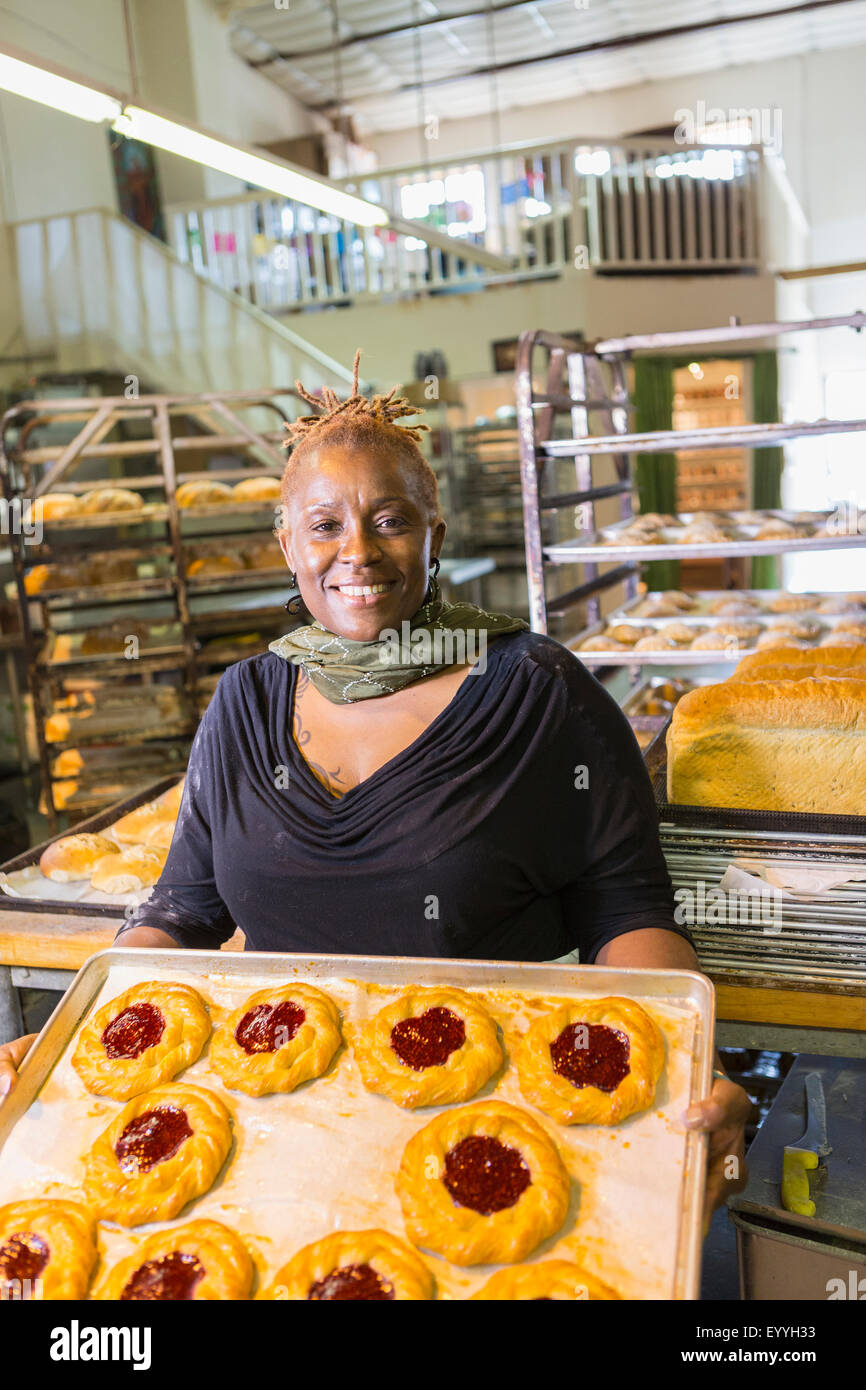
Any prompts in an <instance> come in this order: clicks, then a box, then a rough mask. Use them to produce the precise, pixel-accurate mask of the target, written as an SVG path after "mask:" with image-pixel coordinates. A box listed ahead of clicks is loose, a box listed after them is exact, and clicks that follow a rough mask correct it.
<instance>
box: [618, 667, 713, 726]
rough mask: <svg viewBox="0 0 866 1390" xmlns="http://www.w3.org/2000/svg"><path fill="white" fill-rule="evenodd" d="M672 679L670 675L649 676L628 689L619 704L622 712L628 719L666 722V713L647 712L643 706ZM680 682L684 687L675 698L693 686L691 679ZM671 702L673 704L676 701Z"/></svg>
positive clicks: (680, 696)
mask: <svg viewBox="0 0 866 1390" xmlns="http://www.w3.org/2000/svg"><path fill="white" fill-rule="evenodd" d="M673 680H674V677H672V676H650V678H649V679H648V680H645V681H644V682H643V683H642V684H641V685H639V686H637V687H636V688H635V689H634V690H631V691H629V694H628V697H627V698H626V699H625V700H623V702H622V705H621V706H620V708H621V709H622V712H623V714H627V715H628V717H629V720H634V719H638V718H640V719H661V721H662V723H663V724H666V723H667V721H668V717H669V716H668V715H667V714H647V712H646V709H645V708H644V706H645V704H646V701H647V700H648V698H649V697H650V696H652V695H655V694H657V693H658V691H659V690H660V689H662V688H663V687H664V686H666V685H670V684H671V682H672V681H673ZM680 684H681V685H684V686H685V689H684V690H682V691H681V692H680V693H679V694H678V696H677V699H681V698H682V696H683V695H687V694H688V692H689V691H690V690H694V688H695V687H694V685H693V684H692V682H691V681H681V682H680ZM673 703H674V704H675V703H676V701H674V702H673Z"/></svg>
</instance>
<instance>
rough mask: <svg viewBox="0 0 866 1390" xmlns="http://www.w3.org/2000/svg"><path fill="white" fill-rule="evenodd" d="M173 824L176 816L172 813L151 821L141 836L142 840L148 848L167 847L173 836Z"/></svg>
mask: <svg viewBox="0 0 866 1390" xmlns="http://www.w3.org/2000/svg"><path fill="white" fill-rule="evenodd" d="M175 824H176V818H175V817H174V816H173V815H169V816H162V817H160V819H158V820H154V821H151V823H150V825H149V826H147V828H146V829H145V831H144V834H143V835H142V837H141V838H142V841H143V842H144V844H145V845H146V847H147V848H148V849H168V847H169V845H170V844H171V841H172V837H173V836H174V827H175Z"/></svg>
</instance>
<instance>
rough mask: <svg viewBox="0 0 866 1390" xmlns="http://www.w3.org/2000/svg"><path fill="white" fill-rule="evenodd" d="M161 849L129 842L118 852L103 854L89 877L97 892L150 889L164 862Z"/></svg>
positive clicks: (130, 891)
mask: <svg viewBox="0 0 866 1390" xmlns="http://www.w3.org/2000/svg"><path fill="white" fill-rule="evenodd" d="M166 857H167V855H166V852H165V851H163V850H155V849H145V847H144V845H128V846H127V848H126V849H122V850H120V852H119V853H115V854H106V855H103V857H102V858H101V859H100V860H98V861H97V863H96V865H95V866H94V869H93V875H92V877H91V880H90V884H91V887H92V888H97V889H98V890H99V892H100V893H138V892H139V891H140V890H141V889H142V888H152V887H153V885H154V884H155V883H156V881H157V879H158V878H159V876H160V874H161V873H162V869H163V865H164V864H165V861H166Z"/></svg>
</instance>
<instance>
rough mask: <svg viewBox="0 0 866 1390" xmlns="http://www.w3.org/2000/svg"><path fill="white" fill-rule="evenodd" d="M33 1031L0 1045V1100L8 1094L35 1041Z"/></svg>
mask: <svg viewBox="0 0 866 1390" xmlns="http://www.w3.org/2000/svg"><path fill="white" fill-rule="evenodd" d="M36 1036H37V1035H36V1034H35V1033H27V1034H26V1035H25V1036H24V1037H23V1038H16V1039H15V1041H14V1042H11V1043H6V1044H4V1046H3V1047H0V1101H2V1100H3V1099H4V1097H5V1096H7V1095H8V1094H9V1092H10V1091H11V1090H12V1087H13V1086H14V1085H15V1082H16V1081H17V1080H18V1068H19V1067H20V1065H21V1063H22V1062H23V1061H24V1058H25V1057H26V1056H27V1053H28V1052H29V1051H30V1048H31V1045H32V1044H33V1043H34V1042H35V1041H36Z"/></svg>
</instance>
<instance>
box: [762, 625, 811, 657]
mask: <svg viewBox="0 0 866 1390" xmlns="http://www.w3.org/2000/svg"><path fill="white" fill-rule="evenodd" d="M755 646H756V647H757V649H758V651H759V652H760V651H765V650H766V649H767V647H775V648H777V649H778V648H779V647H799V648H800V649H801V650H803V649H804V646H805V644H804V643H803V642H801V641H800V638H799V637H795V636H794V634H793V633H791V632H773V631H771V630H770V629H769V628H768V629H767V631H766V632H762V633H761V635H760V637H759V638H758V640H757V642H756V643H755Z"/></svg>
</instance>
